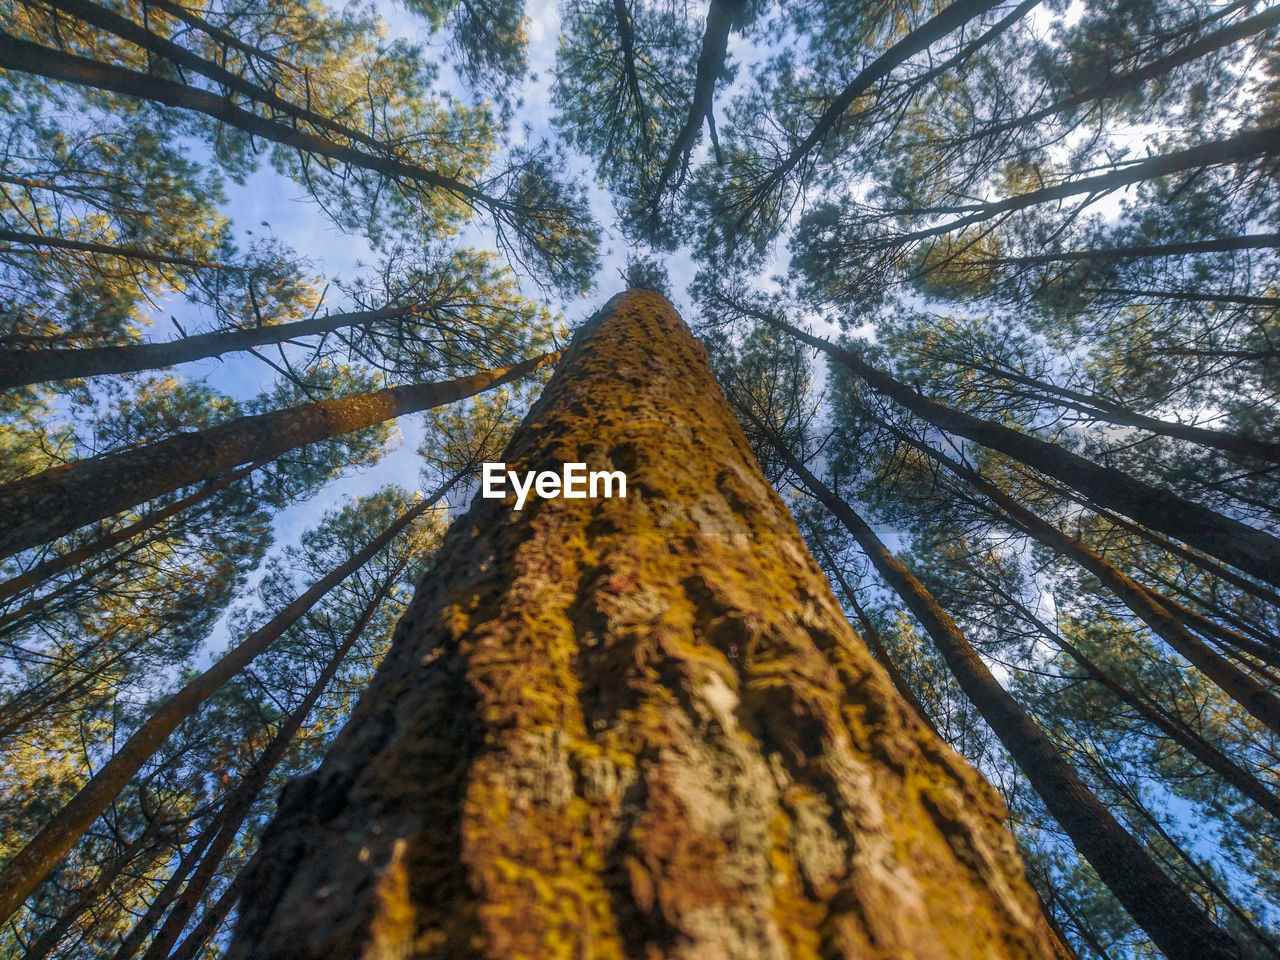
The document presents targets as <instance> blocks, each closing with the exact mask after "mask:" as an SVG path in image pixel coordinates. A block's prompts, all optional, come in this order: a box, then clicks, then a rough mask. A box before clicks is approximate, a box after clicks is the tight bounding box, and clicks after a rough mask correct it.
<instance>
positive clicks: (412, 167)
mask: <svg viewBox="0 0 1280 960" xmlns="http://www.w3.org/2000/svg"><path fill="white" fill-rule="evenodd" d="M0 67H3V68H4V69H6V70H18V71H21V72H23V73H30V74H32V75H34V76H38V77H46V78H48V79H50V80H60V81H62V82H64V83H74V84H78V85H80V86H85V87H91V88H94V89H98V90H109V91H111V92H113V93H122V94H124V95H126V96H131V97H140V98H142V99H144V100H150V101H152V102H154V103H162V104H164V105H165V106H169V107H177V108H179V109H182V110H191V111H193V112H195V113H202V114H204V115H205V116H207V117H212V118H213V119H214V120H220V121H222V122H223V123H225V124H228V125H229V126H232V127H235V128H237V129H239V130H243V131H244V132H245V133H248V134H250V135H251V136H255V137H261V138H262V139H264V140H270V141H272V142H273V143H279V144H283V145H284V146H287V147H293V148H295V149H297V150H300V151H303V152H304V153H310V154H313V155H315V156H318V157H328V158H329V159H331V160H337V161H338V162H339V163H345V164H349V165H350V166H352V167H357V168H363V169H366V170H373V171H375V172H377V173H382V174H385V175H387V176H390V177H396V178H399V179H401V180H406V181H412V182H417V183H421V184H424V185H426V186H428V187H434V188H437V189H442V190H445V191H448V192H449V193H452V194H455V195H457V196H459V197H463V198H465V199H466V200H467V201H469V202H470V203H472V204H474V205H475V206H478V207H483V208H485V209H488V210H490V211H500V210H502V209H503V208H504V206H505V205H506V204H505V202H504V201H503V200H501V199H500V198H497V197H490V196H488V195H486V194H485V193H483V192H482V191H480V190H478V189H476V188H475V187H473V186H471V185H469V184H466V183H463V182H462V181H460V180H456V179H454V178H452V177H449V176H447V175H445V174H442V173H439V172H438V171H435V170H430V169H428V168H426V167H421V166H418V165H417V164H413V163H408V162H406V161H404V160H402V159H400V158H399V157H398V156H396V155H394V154H389V153H368V152H366V151H363V150H358V149H356V148H355V147H353V146H351V145H350V144H346V143H340V142H338V141H335V140H330V139H328V138H327V137H322V136H320V135H318V134H314V133H310V132H308V131H305V130H298V129H296V128H295V127H292V126H290V125H288V124H285V123H279V122H277V121H275V120H272V119H270V118H269V117H264V116H261V115H259V114H256V113H253V112H251V111H249V110H245V109H243V108H241V107H238V106H236V105H235V103H233V102H232V101H231V100H230V99H229V98H228V97H224V96H220V95H218V94H216V93H213V92H211V91H209V90H203V89H201V88H199V87H193V86H190V85H189V84H185V83H178V82H175V81H173V80H166V79H164V78H162V77H157V76H152V75H151V74H147V73H141V72H139V71H137V70H128V69H126V68H124V67H117V66H114V65H112V64H108V63H102V62H100V61H98V60H92V59H90V58H88V57H81V56H77V55H76V54H73V53H67V52H65V51H63V50H58V49H55V48H53V47H46V46H43V45H41V44H38V43H33V42H31V41H30V40H24V39H22V38H21V37H16V36H14V35H13V34H10V33H6V32H4V31H0Z"/></svg>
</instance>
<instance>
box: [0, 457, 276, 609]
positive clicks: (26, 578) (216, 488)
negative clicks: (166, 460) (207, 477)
mask: <svg viewBox="0 0 1280 960" xmlns="http://www.w3.org/2000/svg"><path fill="white" fill-rule="evenodd" d="M265 463H267V461H266V460H258V461H256V462H254V463H250V464H248V465H246V466H243V467H241V468H240V469H239V470H232V471H231V472H230V473H228V474H225V475H223V476H222V477H219V478H218V479H217V480H215V481H213V482H212V483H209V484H206V485H205V486H203V487H201V488H200V489H199V490H196V491H194V492H193V493H189V494H187V496H185V497H183V498H181V499H180V500H175V501H174V502H173V503H171V504H169V505H168V506H167V507H164V508H162V509H160V510H153V511H152V512H151V513H148V514H146V515H144V516H142V517H139V518H138V519H137V520H135V521H134V522H133V523H130V524H126V525H125V526H123V527H120V528H119V529H116V530H112V531H111V532H110V533H104V534H103V535H102V536H100V537H95V538H94V539H92V540H89V541H87V542H85V543H82V544H80V546H78V547H75V548H73V549H71V550H68V551H67V552H66V553H63V554H59V555H58V556H56V557H51V558H50V559H48V560H45V561H44V562H43V563H39V564H37V565H36V566H34V567H32V568H31V569H30V570H28V571H27V572H26V573H22V574H19V575H18V576H16V577H11V578H10V579H8V580H6V581H4V582H3V583H0V601H4V600H8V599H9V598H10V597H14V596H17V595H18V594H20V593H22V592H23V591H25V590H30V589H31V588H32V587H38V586H39V585H40V584H42V583H44V582H45V581H46V580H48V579H50V578H51V577H56V576H57V575H58V574H60V573H62V572H63V571H65V570H69V569H71V568H72V567H74V566H77V565H78V564H81V563H84V562H85V561H86V560H92V559H93V558H94V557H96V556H99V555H100V554H102V553H104V552H105V551H107V550H110V549H111V548H112V547H115V546H119V545H120V544H122V543H124V542H126V541H128V540H132V539H133V538H134V537H136V536H137V535H138V534H140V533H144V532H146V531H147V530H150V529H152V528H153V527H155V526H156V525H157V524H160V523H163V522H164V521H166V520H168V519H169V518H170V517H174V516H177V515H178V514H179V513H182V512H183V511H184V510H186V509H188V508H189V507H194V506H195V505H196V504H197V503H202V502H203V501H205V500H208V499H209V498H210V497H212V496H213V495H214V494H215V493H220V492H221V491H223V490H225V489H226V488H227V487H229V486H231V485H232V484H233V483H235V482H236V481H237V480H243V479H244V478H245V477H247V476H248V475H249V474H251V473H253V471H255V470H257V469H258V468H259V467H261V466H262V465H263V464H265Z"/></svg>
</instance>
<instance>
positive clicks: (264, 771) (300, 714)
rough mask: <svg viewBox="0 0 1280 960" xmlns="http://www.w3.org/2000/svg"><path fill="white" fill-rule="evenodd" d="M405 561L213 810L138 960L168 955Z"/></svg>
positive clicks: (383, 584) (370, 602)
mask: <svg viewBox="0 0 1280 960" xmlns="http://www.w3.org/2000/svg"><path fill="white" fill-rule="evenodd" d="M407 562H408V561H407V558H406V559H405V560H402V561H401V562H400V563H399V564H398V565H397V566H396V568H395V569H394V570H393V571H392V572H391V573H390V574H388V575H387V577H386V579H385V580H384V581H383V583H382V585H381V586H380V587H379V588H378V590H377V592H376V593H375V594H374V596H373V597H372V598H371V599H370V600H369V602H368V603H367V604H365V607H364V609H363V610H362V611H361V612H360V616H359V618H358V619H357V620H356V623H355V625H354V626H352V628H351V629H350V630H349V631H348V632H347V635H346V637H345V638H344V639H343V641H342V643H341V644H339V646H338V649H337V650H335V651H334V653H333V656H332V657H330V658H329V662H328V663H327V664H326V665H325V668H324V670H322V671H321V672H320V676H318V677H316V679H315V682H314V683H313V684H312V685H311V689H310V690H308V691H307V695H306V696H305V697H304V698H303V699H302V702H301V703H299V704H298V705H297V706H296V707H295V708H294V709H293V710H292V711H291V712H290V714H289V716H288V717H287V718H285V720H284V722H283V723H282V724H281V725H280V728H279V729H278V730H277V731H276V732H275V735H274V736H273V737H272V738H271V742H270V743H269V744H267V748H266V749H265V750H263V751H262V755H261V756H259V757H258V759H257V760H256V761H254V764H253V766H252V767H251V768H250V769H249V770H248V772H246V773H245V775H244V777H243V778H242V780H241V783H240V785H239V786H238V787H237V788H236V790H235V793H233V794H232V795H231V796H230V797H229V798H228V799H227V802H226V804H225V806H224V807H223V809H222V810H221V811H220V812H219V814H218V818H219V819H220V820H221V821H222V827H221V829H220V830H219V831H218V835H217V837H215V838H214V840H213V843H211V844H210V845H209V849H208V852H206V853H205V855H204V859H202V860H201V861H200V866H199V867H197V868H196V871H195V873H194V874H192V876H191V880H190V881H189V882H188V883H187V885H186V887H185V888H184V889H183V891H182V893H181V895H179V896H178V898H177V900H176V902H175V903H174V905H173V909H172V910H171V911H170V912H169V916H168V917H166V918H165V921H164V923H163V924H162V925H161V927H160V929H159V930H158V931H157V932H156V935H155V938H154V939H153V940H152V941H151V944H150V946H148V947H147V952H146V953H145V954H144V955H143V960H164V958H165V957H167V956H168V955H169V951H170V950H171V949H172V948H173V945H174V944H175V943H177V940H178V937H180V936H181V935H182V931H183V930H185V929H186V926H187V921H188V920H190V919H191V914H192V913H193V912H195V908H196V907H197V906H198V905H199V903H200V899H201V898H202V897H203V896H204V892H205V890H207V889H208V887H209V883H210V882H211V881H212V880H213V877H214V874H215V873H217V870H218V867H219V866H221V864H222V858H223V857H225V856H226V854H227V851H228V850H230V849H231V844H232V843H234V842H235V839H236V835H237V834H239V832H240V827H241V825H242V824H243V823H244V819H245V817H247V816H248V815H249V811H250V810H251V809H252V808H253V804H254V802H255V801H256V800H257V799H258V796H259V794H261V793H262V788H263V787H264V786H266V783H267V778H268V777H269V776H270V775H271V771H273V770H274V769H275V768H276V766H277V765H278V764H279V763H280V761H281V760H282V759H283V758H284V755H285V752H286V751H287V750H288V749H289V744H291V743H292V742H293V738H294V737H295V736H296V735H297V733H298V731H299V730H300V729H301V728H302V724H303V723H304V722H305V721H306V719H307V716H308V715H309V714H310V713H311V709H312V708H313V707H314V706H315V705H316V701H317V700H319V699H320V695H321V694H322V693H324V691H325V688H326V687H328V686H329V682H330V681H331V680H332V679H333V678H334V677H335V676H336V675H337V673H338V670H339V669H340V668H341V666H342V664H343V661H344V660H345V659H346V657H347V654H348V653H349V652H350V651H351V648H352V647H353V646H355V644H356V641H357V640H359V639H360V634H362V633H363V632H364V629H365V627H367V626H368V625H369V621H370V620H372V619H373V615H374V614H375V613H377V612H378V607H380V606H382V601H383V600H385V599H386V598H387V592H388V591H389V590H390V589H391V585H392V584H393V583H394V582H395V579H396V578H397V577H398V576H399V575H400V573H401V572H402V571H403V570H404V567H405V564H406V563H407Z"/></svg>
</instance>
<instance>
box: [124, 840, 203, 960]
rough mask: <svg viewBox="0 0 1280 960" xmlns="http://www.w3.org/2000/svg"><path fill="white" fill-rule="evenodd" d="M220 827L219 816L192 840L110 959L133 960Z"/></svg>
mask: <svg viewBox="0 0 1280 960" xmlns="http://www.w3.org/2000/svg"><path fill="white" fill-rule="evenodd" d="M220 827H221V822H220V821H219V820H218V818H217V816H214V817H213V818H212V819H211V820H210V821H209V822H208V823H207V824H205V826H204V828H203V829H202V830H201V831H200V833H199V834H198V835H197V836H196V838H195V840H193V841H192V843H191V846H190V847H188V848H187V852H186V853H184V854H182V855H181V856H180V857H179V858H178V864H177V866H176V867H174V869H173V873H171V874H170V875H169V877H168V879H167V880H165V882H164V886H163V887H161V888H160V891H159V893H157V894H156V895H155V897H153V898H152V900H151V902H150V903H149V904H147V909H146V910H145V911H144V912H143V914H142V916H141V917H139V918H138V920H137V922H136V923H134V925H133V927H132V928H131V929H130V930H129V932H128V933H127V934H126V935H125V937H124V939H123V940H121V941H120V946H119V947H118V948H117V949H116V952H115V953H114V954H113V955H112V958H111V960H133V957H134V955H135V954H136V953H137V952H138V948H139V947H141V946H142V942H143V941H144V940H146V939H147V937H148V936H149V935H150V934H151V931H152V930H153V929H154V928H155V925H156V924H157V923H159V922H160V918H161V917H163V916H164V912H165V911H166V910H168V909H169V904H171V903H172V902H173V898H174V897H176V896H177V895H178V892H179V891H180V890H181V889H182V884H183V881H185V880H186V879H187V877H189V876H190V875H191V871H192V870H194V869H195V868H196V865H197V864H198V863H199V862H200V857H201V856H202V855H203V854H204V852H205V850H207V849H209V844H211V843H212V842H213V840H214V838H215V837H216V836H217V835H218V830H219V828H220Z"/></svg>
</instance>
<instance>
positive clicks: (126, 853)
mask: <svg viewBox="0 0 1280 960" xmlns="http://www.w3.org/2000/svg"><path fill="white" fill-rule="evenodd" d="M161 826H162V821H161V820H160V817H159V816H156V817H153V818H152V819H151V821H150V822H149V823H148V824H147V825H146V827H144V828H143V830H142V832H141V833H140V834H138V836H136V837H135V838H134V839H133V840H132V841H130V842H129V844H128V845H127V846H126V847H125V848H124V849H123V850H121V851H120V853H119V854H117V855H116V856H114V857H112V858H111V861H110V862H109V863H106V864H104V865H103V867H102V869H100V870H99V871H98V874H97V876H95V877H94V878H93V880H92V881H91V882H90V883H89V885H88V886H86V887H85V888H84V889H83V890H81V891H80V894H79V895H78V896H77V897H76V899H75V902H74V903H73V904H72V905H71V906H70V907H68V908H67V910H66V912H64V913H63V914H62V916H60V917H59V918H58V922H57V923H55V924H54V925H53V926H52V927H50V928H49V929H48V930H46V931H45V932H44V933H42V934H41V935H40V936H39V937H38V938H37V939H36V940H35V942H34V943H32V944H31V945H30V946H29V947H27V951H26V953H24V954H23V955H22V960H44V958H45V957H47V956H48V955H49V954H50V952H52V950H53V948H54V947H56V946H57V945H58V944H59V943H61V942H62V938H63V937H65V936H66V935H67V931H68V930H70V929H71V927H72V925H73V924H74V923H75V922H76V921H77V920H78V919H80V916H81V914H83V913H84V912H85V910H86V909H88V908H89V907H90V906H91V905H92V904H93V903H94V901H96V900H98V899H99V898H100V897H102V895H103V894H105V893H106V892H107V890H109V889H110V888H111V885H112V884H113V883H115V881H116V878H117V877H118V876H120V874H121V872H122V871H123V870H124V868H125V867H127V866H128V865H129V864H130V863H132V862H133V859H134V857H136V856H137V855H138V853H139V852H140V851H141V850H142V849H143V848H144V847H145V846H146V845H147V844H148V843H150V842H151V839H152V838H153V837H154V836H155V834H156V832H157V831H158V830H159V829H160V827H161Z"/></svg>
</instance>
